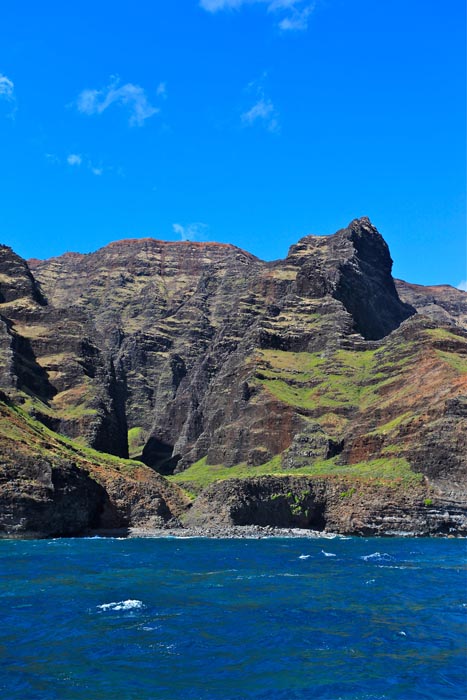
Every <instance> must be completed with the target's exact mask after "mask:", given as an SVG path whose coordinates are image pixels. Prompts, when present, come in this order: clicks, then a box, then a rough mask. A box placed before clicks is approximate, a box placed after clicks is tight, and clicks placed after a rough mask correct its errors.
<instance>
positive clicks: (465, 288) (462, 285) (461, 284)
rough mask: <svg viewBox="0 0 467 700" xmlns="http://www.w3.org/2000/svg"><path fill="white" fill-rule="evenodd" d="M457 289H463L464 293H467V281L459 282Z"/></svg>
mask: <svg viewBox="0 0 467 700" xmlns="http://www.w3.org/2000/svg"><path fill="white" fill-rule="evenodd" d="M457 289H461V290H462V291H463V292H467V280H462V282H459V284H458V285H457Z"/></svg>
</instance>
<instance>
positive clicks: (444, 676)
mask: <svg viewBox="0 0 467 700" xmlns="http://www.w3.org/2000/svg"><path fill="white" fill-rule="evenodd" d="M0 573H1V581H0V595H1V612H2V624H1V628H0V658H1V673H0V694H1V697H2V698H20V699H21V700H33V699H34V700H36V699H37V700H75V699H79V700H100V699H101V698H102V699H104V698H105V699H109V698H112V699H113V698H118V699H119V700H130V699H134V700H149V699H150V700H156V699H163V700H190V699H193V700H194V699H196V700H246V699H255V700H260V699H261V700H302V699H303V700H304V699H309V698H313V699H315V698H317V699H326V700H340V699H341V698H342V699H345V700H347V699H352V700H357V699H358V700H386V699H394V700H418V699H422V698H423V699H424V700H426V699H427V698H433V699H436V700H441V699H443V698H446V699H449V700H457V699H459V700H460V699H461V698H462V700H464V699H465V697H466V689H467V669H466V632H467V586H466V583H467V573H466V542H465V540H451V539H449V540H441V539H436V540H429V539H416V540H414V539H356V538H335V539H331V540H327V539H317V540H312V539H261V540H207V539H187V540H180V539H173V538H167V539H131V540H119V539H99V538H93V539H60V540H40V541H39V540H33V541H0Z"/></svg>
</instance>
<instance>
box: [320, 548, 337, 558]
mask: <svg viewBox="0 0 467 700" xmlns="http://www.w3.org/2000/svg"><path fill="white" fill-rule="evenodd" d="M321 554H324V556H325V557H335V556H336V555H335V554H333V553H332V552H325V551H324V549H322V550H321Z"/></svg>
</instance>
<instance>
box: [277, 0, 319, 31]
mask: <svg viewBox="0 0 467 700" xmlns="http://www.w3.org/2000/svg"><path fill="white" fill-rule="evenodd" d="M314 9H315V6H314V5H306V6H305V7H303V8H301V9H296V8H294V9H293V10H292V12H291V14H290V15H289V16H288V17H284V18H283V19H281V21H280V22H279V29H282V31H283V32H286V31H295V32H297V31H304V30H305V29H308V17H309V16H310V15H311V13H312V12H313V10H314Z"/></svg>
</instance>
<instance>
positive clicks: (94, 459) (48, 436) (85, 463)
mask: <svg viewBox="0 0 467 700" xmlns="http://www.w3.org/2000/svg"><path fill="white" fill-rule="evenodd" d="M0 446H1V452H2V454H4V455H6V456H9V455H10V456H14V455H15V454H17V453H21V454H22V455H26V456H34V457H37V458H40V457H41V458H43V459H47V460H48V461H50V462H51V463H52V465H53V464H54V461H55V462H57V461H59V460H72V461H73V462H74V463H75V464H76V466H78V467H80V468H83V469H86V470H88V471H90V472H92V471H93V470H95V469H99V468H107V469H111V470H114V471H117V472H120V473H122V474H127V475H130V474H132V472H134V471H135V470H137V469H141V468H145V467H144V465H143V464H141V462H136V461H133V460H126V459H122V458H120V457H114V456H113V455H109V454H104V453H102V452H98V451H96V450H93V449H91V448H88V447H83V446H82V445H79V444H78V443H77V442H75V441H74V440H71V439H69V438H67V437H64V436H63V435H58V434H57V433H54V432H53V431H52V430H49V429H48V428H46V427H45V426H44V425H43V424H42V423H41V422H39V421H37V420H35V419H34V418H31V417H30V416H29V415H28V414H27V412H26V411H24V410H23V409H21V408H19V407H17V406H10V405H8V404H5V403H4V402H2V401H0Z"/></svg>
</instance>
